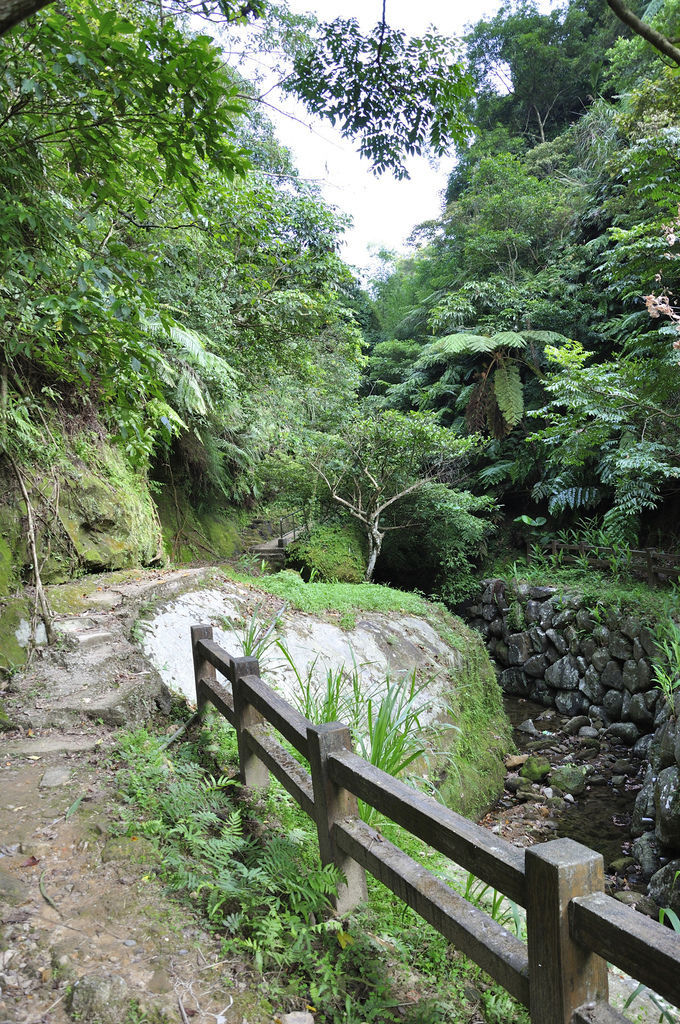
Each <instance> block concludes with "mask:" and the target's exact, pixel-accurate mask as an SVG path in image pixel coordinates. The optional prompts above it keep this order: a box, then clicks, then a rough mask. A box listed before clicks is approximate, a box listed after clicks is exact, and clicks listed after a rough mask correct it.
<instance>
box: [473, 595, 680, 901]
mask: <svg viewBox="0 0 680 1024" xmlns="http://www.w3.org/2000/svg"><path fill="white" fill-rule="evenodd" d="M465 615H466V617H467V619H468V622H469V623H470V625H471V626H473V627H474V628H475V629H477V630H478V631H479V632H480V633H481V634H482V636H483V637H484V638H485V640H486V643H487V647H488V649H489V653H490V654H491V656H492V658H493V659H494V661H495V663H496V666H497V671H498V676H499V682H500V685H501V687H502V689H503V691H504V692H505V693H507V694H512V695H514V696H518V697H529V698H531V699H532V700H535V701H537V702H539V703H541V704H543V705H544V706H546V707H554V708H556V710H557V711H559V712H560V713H561V714H564V715H571V716H576V715H587V716H588V718H589V719H590V723H591V726H592V727H594V728H595V729H596V730H597V732H598V735H599V736H600V737H602V738H603V739H606V740H609V741H611V742H614V743H623V744H625V745H626V746H628V747H629V748H630V752H631V755H632V756H633V757H637V758H639V759H640V760H643V761H644V762H646V765H647V767H646V771H645V777H644V784H643V787H642V789H641V790H640V792H639V794H638V797H637V800H636V803H635V810H634V813H633V820H632V826H631V833H632V835H633V836H634V837H635V844H634V852H635V856H636V857H637V859H638V860H639V862H640V865H641V868H642V872H643V874H644V876H645V878H646V879H648V880H649V882H650V889H649V891H650V895H651V896H652V897H653V898H654V899H655V900H656V901H657V902H658V903H659V904H661V905H664V906H672V907H673V908H674V909H676V910H677V911H680V877H678V878H677V879H676V878H675V874H676V872H680V727H679V726H678V721H677V719H678V716H679V715H680V693H679V694H678V695H677V697H676V706H675V707H674V708H671V707H670V706H669V704H668V701H667V700H666V698H665V696H664V694H663V693H662V692H661V691H660V690H659V689H658V687H657V685H656V683H655V679H654V672H653V667H652V665H653V659H654V657H655V654H656V645H655V639H654V623H653V622H650V621H649V620H646V619H645V618H644V616H642V615H638V614H636V613H634V612H623V613H622V611H621V609H619V608H613V607H611V608H608V607H606V606H605V605H603V604H601V603H599V602H598V603H597V604H596V605H595V606H593V605H592V603H591V604H589V603H588V601H587V600H586V599H585V598H584V597H583V596H582V595H580V594H577V593H572V592H564V591H559V590H558V589H557V588H556V587H552V586H532V585H530V584H527V583H518V582H511V583H508V582H506V581H504V580H500V579H490V580H484V581H483V582H482V584H481V591H480V595H479V598H478V600H476V601H474V602H472V603H471V604H469V605H468V606H467V607H466V608H465Z"/></svg>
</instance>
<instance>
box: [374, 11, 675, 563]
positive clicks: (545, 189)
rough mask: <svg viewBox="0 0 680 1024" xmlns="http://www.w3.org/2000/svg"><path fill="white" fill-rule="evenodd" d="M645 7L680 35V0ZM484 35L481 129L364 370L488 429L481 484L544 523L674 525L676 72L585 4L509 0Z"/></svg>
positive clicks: (658, 528) (410, 261)
mask: <svg viewBox="0 0 680 1024" xmlns="http://www.w3.org/2000/svg"><path fill="white" fill-rule="evenodd" d="M647 18H648V19H649V20H650V21H651V23H652V24H653V25H654V26H655V27H656V28H657V29H659V30H660V31H661V32H662V33H664V34H665V35H666V36H667V37H668V38H669V39H673V38H675V37H676V36H677V34H678V32H677V30H678V25H679V24H680V5H679V4H678V3H677V2H675V0H668V2H666V3H662V4H656V5H653V10H652V8H651V7H650V8H649V10H648V12H647ZM467 52H468V59H469V62H470V67H471V74H472V76H473V79H474V81H475V83H476V86H477V92H476V98H475V100H474V102H473V104H472V105H471V110H470V116H471V119H472V121H473V122H474V124H475V127H476V135H475V138H474V141H473V142H472V143H471V144H470V145H469V146H468V147H467V148H464V149H462V150H460V151H459V162H458V165H457V167H456V168H455V170H454V172H453V173H452V175H451V177H450V180H449V182H448V187H447V190H446V195H445V206H444V210H443V213H442V216H441V217H440V218H439V219H438V220H437V221H436V222H433V223H429V224H426V225H422V226H421V228H420V229H419V231H418V232H417V234H416V236H415V237H416V238H417V239H418V240H419V241H420V246H419V247H418V248H417V249H416V250H415V251H414V254H413V255H412V256H410V257H408V258H405V259H401V260H396V259H395V258H393V257H390V256H389V254H385V267H384V271H383V272H382V273H381V274H380V276H379V279H378V280H376V281H375V282H374V284H373V294H374V300H375V310H376V313H377V315H378V317H379V320H380V324H381V328H382V333H381V334H380V335H379V336H378V339H377V343H376V344H374V346H373V348H372V350H371V354H370V358H369V366H368V380H367V383H366V388H367V390H368V391H369V392H370V394H372V395H373V396H374V400H375V401H377V402H378V404H379V405H380V406H381V407H383V408H396V409H399V410H403V411H408V410H409V409H421V410H422V409H432V410H436V412H437V415H438V416H439V418H440V421H441V422H443V423H446V424H449V425H450V426H451V427H452V429H454V430H455V431H457V432H459V433H460V434H461V436H466V435H468V434H469V433H470V432H474V431H482V432H485V433H486V435H487V437H488V439H489V440H488V444H487V447H486V451H485V455H484V457H483V458H482V459H481V460H480V462H479V463H478V467H477V477H476V479H477V483H478V484H481V485H482V486H483V487H485V488H489V487H491V488H493V491H494V493H495V494H496V495H497V496H498V498H500V499H502V501H503V502H504V504H505V505H506V507H507V508H508V511H512V512H513V514H516V513H522V514H526V513H530V514H531V515H532V516H537V515H538V516H544V517H547V525H546V527H545V530H544V531H543V533H544V535H546V534H547V535H548V536H549V535H550V532H551V531H553V533H554V531H555V529H557V528H559V527H563V526H565V525H569V524H571V525H573V524H574V523H575V521H576V520H578V519H579V517H583V516H584V515H586V516H587V517H590V519H593V518H594V519H595V521H597V522H599V523H601V524H602V525H603V526H604V529H605V531H606V532H607V533H608V535H609V536H610V537H611V538H612V540H621V539H626V540H628V541H629V542H631V541H638V542H641V543H651V544H659V543H660V544H668V543H672V542H673V539H677V529H676V527H675V525H674V524H676V523H677V512H678V497H677V495H678V483H677V480H678V476H680V448H679V446H678V442H677V427H676V424H677V419H678V416H679V415H680V408H679V406H678V373H679V372H680V370H679V368H678V360H677V348H678V345H677V340H678V335H677V310H676V308H675V303H676V302H677V300H676V299H674V298H673V296H674V294H675V293H677V290H678V286H679V284H680V263H679V260H680V250H679V247H678V242H677V236H678V211H679V208H680V178H679V177H678V169H679V167H680V162H679V161H680V148H679V143H680V106H679V101H678V98H679V96H680V89H679V88H678V87H679V86H680V69H678V68H677V67H675V66H667V65H666V64H664V62H663V60H662V59H661V57H660V56H659V55H658V54H657V53H655V51H654V50H652V49H651V47H650V46H648V45H647V44H646V43H645V42H643V40H642V39H641V38H639V37H638V36H634V37H632V38H629V37H627V33H626V30H625V29H624V26H623V25H622V24H621V23H620V22H619V21H617V20H616V18H614V16H613V15H612V13H611V12H610V11H609V10H608V9H607V8H606V7H605V6H604V5H602V4H599V3H592V2H588V0H574V2H571V3H569V4H568V5H566V6H565V7H562V8H560V9H557V10H554V11H552V12H551V13H549V14H543V13H541V12H540V11H539V10H538V7H537V6H536V5H534V4H533V3H531V2H520V3H516V4H507V5H505V6H503V7H502V8H501V9H500V11H499V12H498V13H497V14H496V15H495V17H494V18H492V19H490V20H488V21H481V22H479V23H478V24H477V25H475V26H474V27H473V28H472V29H471V30H470V31H469V33H468V36H467ZM650 513H654V514H653V515H650Z"/></svg>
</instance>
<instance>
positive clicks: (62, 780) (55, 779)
mask: <svg viewBox="0 0 680 1024" xmlns="http://www.w3.org/2000/svg"><path fill="white" fill-rule="evenodd" d="M70 781H71V772H70V771H69V769H68V768H48V769H47V771H46V772H45V774H44V775H43V777H42V779H41V780H40V786H41V788H42V789H54V788H55V787H57V786H66V785H67V784H68V783H69V782H70Z"/></svg>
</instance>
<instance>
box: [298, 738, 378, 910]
mask: <svg viewBox="0 0 680 1024" xmlns="http://www.w3.org/2000/svg"><path fill="white" fill-rule="evenodd" d="M307 744H308V755H309V766H310V768H311V770H312V786H313V789H314V817H315V819H316V829H317V834H318V837H319V853H320V854H321V863H322V864H335V865H336V867H338V868H339V869H340V871H342V873H343V875H344V876H345V880H346V884H341V885H340V886H339V887H338V897H337V900H336V902H335V909H336V910H337V912H338V914H346V913H348V912H349V911H350V910H353V909H354V907H356V906H357V905H358V904H359V903H363V902H364V901H365V900H366V899H367V898H368V893H367V890H366V872H365V871H364V869H363V868H362V867H361V865H360V864H357V862H356V861H355V860H352V858H351V857H349V856H347V854H345V853H343V852H342V850H339V849H338V847H337V845H336V843H335V840H334V837H333V825H334V824H335V822H336V821H340V820H342V819H343V818H358V817H359V807H358V804H357V798H356V797H355V796H354V794H353V793H350V792H349V791H348V790H346V789H342V788H340V787H339V786H336V785H335V784H334V783H333V781H332V780H331V778H330V776H329V774H328V755H329V754H332V753H334V752H335V751H336V750H351V749H352V738H351V736H350V732H349V729H348V728H347V726H346V725H343V724H342V722H329V723H328V724H326V725H310V726H307Z"/></svg>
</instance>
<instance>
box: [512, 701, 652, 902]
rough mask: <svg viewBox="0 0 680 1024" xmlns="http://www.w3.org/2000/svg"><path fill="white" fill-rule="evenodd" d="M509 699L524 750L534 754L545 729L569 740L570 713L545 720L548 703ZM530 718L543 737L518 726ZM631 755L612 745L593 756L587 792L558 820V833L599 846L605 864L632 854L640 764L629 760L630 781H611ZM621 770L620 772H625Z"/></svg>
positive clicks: (559, 740) (517, 737)
mask: <svg viewBox="0 0 680 1024" xmlns="http://www.w3.org/2000/svg"><path fill="white" fill-rule="evenodd" d="M504 704H505V710H506V713H507V715H508V718H509V719H510V721H511V723H512V725H513V738H514V740H515V743H516V745H517V749H518V751H519V752H520V753H531V752H532V749H531V745H532V743H535V742H536V741H538V740H540V738H541V736H542V735H544V734H545V736H546V739H549V738H551V734H552V735H554V737H555V743H556V745H560V744H562V743H563V742H564V741H567V740H569V738H570V737H569V736H568V735H567V734H566V733H565V732H564V726H565V725H566V723H567V722H568V721H569V719H568V718H567V717H565V716H562V715H559V714H557V712H554V713H553V717H551V718H550V720H549V721H547V722H542V721H541V720H540V716H541V715H544V714H545V711H546V708H545V707H543V705H541V704H536V703H534V702H533V701H531V700H526V699H522V698H517V697H510V696H506V697H504ZM527 719H531V720H532V721H533V722H534V724H535V726H536V728H537V729H538V730H539V736H536V735H532V734H530V733H527V732H524V731H522V730H520V729H518V728H517V727H518V726H519V725H521V723H522V722H525V721H526V720H527ZM538 753H541V754H545V756H546V757H547V758H548V760H551V753H550V752H549V750H547V749H546V750H545V751H543V750H541V751H538ZM628 758H629V755H628V751H627V750H626V749H625V748H613V749H612V750H610V751H607V752H603V753H600V754H598V755H597V756H595V757H593V758H592V759H591V760H590V763H591V764H592V766H593V769H594V771H593V775H592V777H591V781H590V782H589V784H588V786H587V788H586V790H585V792H584V793H583V794H581V795H580V796H578V797H576V799H575V801H574V803H573V804H570V805H567V807H566V808H565V809H564V810H561V811H559V812H558V813H557V814H556V816H555V819H554V820H555V823H556V825H557V828H556V830H555V835H557V836H567V837H569V838H570V839H575V840H576V841H577V842H579V843H583V844H584V845H585V846H589V847H591V849H593V850H597V851H598V853H601V854H602V856H603V857H604V862H605V869H607V868H608V867H609V865H610V864H611V862H612V861H614V860H616V859H617V858H619V857H621V856H626V855H628V854H629V853H630V847H631V838H630V820H631V814H632V811H633V805H634V804H635V797H636V795H637V792H638V789H639V788H640V783H641V780H640V779H639V777H638V771H639V764H640V763H639V762H637V761H630V771H629V772H628V773H627V778H626V782H625V783H624V784H622V785H618V786H614V785H612V778H613V777H615V772H614V771H613V770H612V769H613V767H614V765H615V764H616V762H617V761H618V760H620V759H625V760H628ZM616 774H618V775H619V777H620V776H621V775H622V774H623V773H616ZM629 882H633V879H629Z"/></svg>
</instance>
